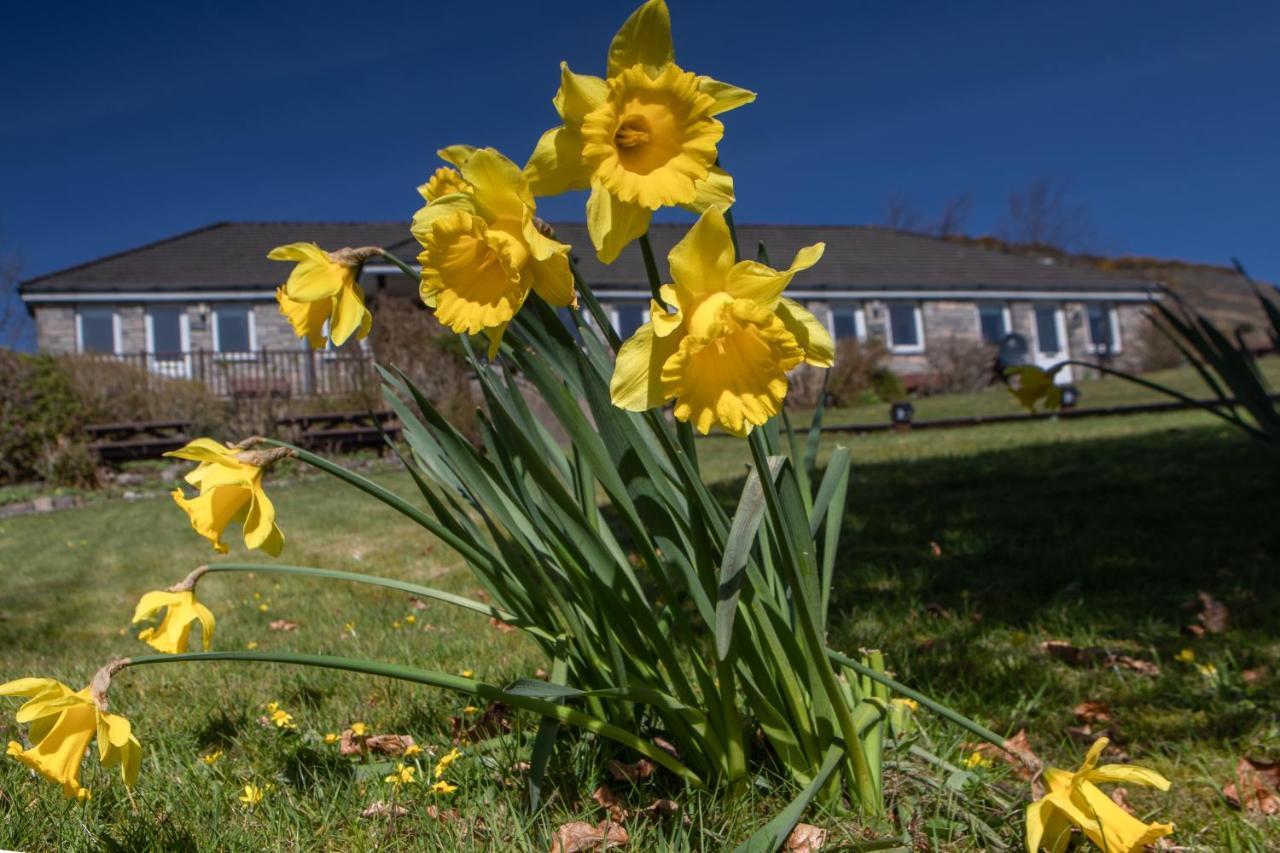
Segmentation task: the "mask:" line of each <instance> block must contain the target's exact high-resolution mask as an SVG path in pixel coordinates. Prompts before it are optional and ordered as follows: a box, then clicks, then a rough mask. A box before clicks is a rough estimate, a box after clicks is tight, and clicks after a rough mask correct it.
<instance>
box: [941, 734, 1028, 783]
mask: <svg viewBox="0 0 1280 853" xmlns="http://www.w3.org/2000/svg"><path fill="white" fill-rule="evenodd" d="M961 749H963V750H965V751H967V752H968V751H971V752H975V753H977V754H978V755H980V756H982V757H983V758H986V759H988V760H991V761H1002V762H1004V763H1005V764H1007V765H1009V766H1010V767H1012V768H1013V772H1014V774H1015V775H1016V776H1017V777H1018V778H1019V779H1024V780H1026V781H1031V780H1032V779H1034V778H1035V777H1036V776H1037V775H1039V773H1040V771H1041V770H1043V769H1044V762H1043V761H1041V760H1040V758H1039V757H1038V756H1037V755H1036V754H1035V751H1034V750H1032V749H1031V741H1030V740H1028V739H1027V730H1026V729H1020V730H1019V731H1018V733H1017V734H1016V735H1014V736H1013V737H1011V738H1006V739H1005V742H1004V749H1001V748H1000V747H998V746H996V745H995V744H993V743H985V742H984V743H966V744H962V745H961Z"/></svg>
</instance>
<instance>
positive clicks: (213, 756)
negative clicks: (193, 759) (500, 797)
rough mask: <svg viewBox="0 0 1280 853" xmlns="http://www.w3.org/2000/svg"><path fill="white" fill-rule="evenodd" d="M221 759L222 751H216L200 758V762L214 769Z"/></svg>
mask: <svg viewBox="0 0 1280 853" xmlns="http://www.w3.org/2000/svg"><path fill="white" fill-rule="evenodd" d="M221 757H222V750H220V749H215V750H214V751H213V752H206V753H205V754H204V755H202V756H200V760H201V761H203V762H204V763H205V764H207V765H209V766H210V767H212V766H213V765H215V764H217V763H218V759H219V758H221Z"/></svg>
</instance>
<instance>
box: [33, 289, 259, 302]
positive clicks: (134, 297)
mask: <svg viewBox="0 0 1280 853" xmlns="http://www.w3.org/2000/svg"><path fill="white" fill-rule="evenodd" d="M275 298H276V292H275V291H274V290H174V291H169V292H165V293H158V292H156V291H151V290H146V291H135V290H114V291H110V292H106V291H93V292H91V293H83V292H79V293H77V292H69V293H24V294H22V301H23V302H32V303H41V302H248V301H254V300H272V299H275Z"/></svg>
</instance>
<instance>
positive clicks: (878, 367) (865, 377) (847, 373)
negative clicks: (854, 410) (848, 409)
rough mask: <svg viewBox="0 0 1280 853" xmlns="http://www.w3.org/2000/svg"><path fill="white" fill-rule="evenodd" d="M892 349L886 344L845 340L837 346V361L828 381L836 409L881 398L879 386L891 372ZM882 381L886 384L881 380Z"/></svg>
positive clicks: (878, 341) (875, 340)
mask: <svg viewBox="0 0 1280 853" xmlns="http://www.w3.org/2000/svg"><path fill="white" fill-rule="evenodd" d="M888 361H889V348H888V347H886V346H885V344H884V341H881V340H879V339H874V340H870V341H858V340H856V339H854V338H843V339H841V340H840V341H838V342H837V343H836V360H835V364H833V365H832V366H831V369H830V372H829V374H830V375H829V376H828V377H827V391H828V393H830V394H831V402H832V404H833V405H836V406H852V405H854V404H855V403H859V402H868V401H869V400H870V399H872V398H875V397H876V396H878V394H877V388H878V385H877V382H878V377H880V376H881V375H882V374H883V373H884V372H885V371H886V370H887V363H888ZM881 381H882V380H881Z"/></svg>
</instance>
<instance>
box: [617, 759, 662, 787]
mask: <svg viewBox="0 0 1280 853" xmlns="http://www.w3.org/2000/svg"><path fill="white" fill-rule="evenodd" d="M655 769H656V767H655V766H654V763H653V762H652V761H650V760H649V759H647V758H642V759H640V760H639V761H637V762H635V763H634V764H623V763H622V762H621V761H619V760H618V759H616V758H615V759H613V760H611V761H610V762H609V775H610V776H612V777H613V778H614V779H616V780H617V781H619V782H635V781H637V780H639V779H648V778H649V777H650V776H652V775H653V771H654V770H655Z"/></svg>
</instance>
